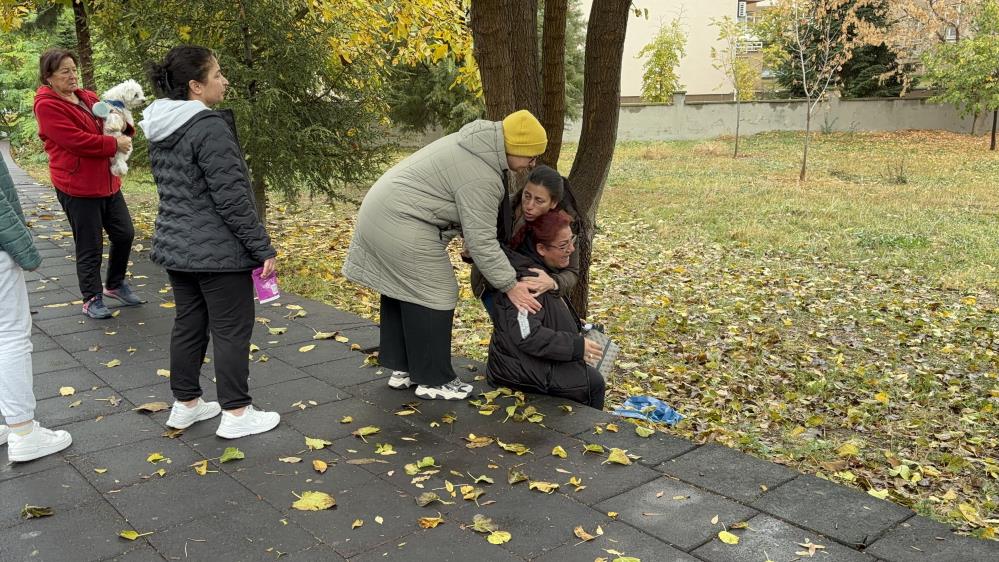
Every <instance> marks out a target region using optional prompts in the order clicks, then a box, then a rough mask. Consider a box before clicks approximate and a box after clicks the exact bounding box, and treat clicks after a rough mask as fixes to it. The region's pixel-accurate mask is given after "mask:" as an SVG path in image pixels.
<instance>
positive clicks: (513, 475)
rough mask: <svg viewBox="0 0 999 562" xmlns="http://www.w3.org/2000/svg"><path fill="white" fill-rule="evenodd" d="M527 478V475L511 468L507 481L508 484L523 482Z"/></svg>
mask: <svg viewBox="0 0 999 562" xmlns="http://www.w3.org/2000/svg"><path fill="white" fill-rule="evenodd" d="M525 480H527V475H526V474H524V473H523V472H521V471H519V470H517V469H515V468H511V469H510V471H509V472H508V473H507V475H506V481H507V483H508V484H511V485H512V484H517V483H519V482H523V481H525Z"/></svg>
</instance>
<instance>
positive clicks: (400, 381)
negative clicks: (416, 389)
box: [388, 371, 413, 390]
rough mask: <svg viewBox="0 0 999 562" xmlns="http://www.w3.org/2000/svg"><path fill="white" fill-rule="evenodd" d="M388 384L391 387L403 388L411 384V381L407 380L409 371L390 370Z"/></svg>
mask: <svg viewBox="0 0 999 562" xmlns="http://www.w3.org/2000/svg"><path fill="white" fill-rule="evenodd" d="M388 385H389V386H391V387H392V388H395V389H399V390H403V389H406V388H409V387H411V386H413V381H411V380H409V373H407V372H406V371H392V376H391V377H389V380H388Z"/></svg>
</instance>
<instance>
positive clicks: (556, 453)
mask: <svg viewBox="0 0 999 562" xmlns="http://www.w3.org/2000/svg"><path fill="white" fill-rule="evenodd" d="M552 455H554V456H556V457H559V458H562V459H564V458H566V457H568V456H569V454H568V453H566V452H565V449H563V448H562V446H561V445H556V446H555V448H554V449H552Z"/></svg>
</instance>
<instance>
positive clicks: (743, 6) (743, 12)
mask: <svg viewBox="0 0 999 562" xmlns="http://www.w3.org/2000/svg"><path fill="white" fill-rule="evenodd" d="M738 16H739V19H741V20H742V19H746V2H745V1H743V0H739V12H738Z"/></svg>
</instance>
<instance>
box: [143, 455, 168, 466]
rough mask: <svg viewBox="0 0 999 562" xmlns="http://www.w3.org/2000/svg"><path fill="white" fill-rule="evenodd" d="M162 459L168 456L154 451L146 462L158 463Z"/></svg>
mask: <svg viewBox="0 0 999 562" xmlns="http://www.w3.org/2000/svg"><path fill="white" fill-rule="evenodd" d="M162 460H167V458H166V457H164V456H163V455H162V454H161V453H152V454H151V455H149V456H148V457H146V462H149V463H153V464H156V463H158V462H160V461H162Z"/></svg>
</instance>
